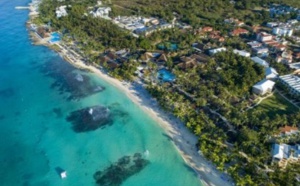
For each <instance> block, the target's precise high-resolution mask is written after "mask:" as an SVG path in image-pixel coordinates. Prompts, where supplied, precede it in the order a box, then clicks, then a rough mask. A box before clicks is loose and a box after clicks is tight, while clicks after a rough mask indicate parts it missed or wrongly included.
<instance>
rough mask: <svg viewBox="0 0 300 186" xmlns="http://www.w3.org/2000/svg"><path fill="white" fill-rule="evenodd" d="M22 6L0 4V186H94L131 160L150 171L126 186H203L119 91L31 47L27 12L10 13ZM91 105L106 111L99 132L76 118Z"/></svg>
mask: <svg viewBox="0 0 300 186" xmlns="http://www.w3.org/2000/svg"><path fill="white" fill-rule="evenodd" d="M27 3H29V1H27V0H13V1H12V0H2V1H0V54H1V55H0V136H1V140H0V178H1V182H0V185H1V186H48V185H49V186H52V185H53V186H60V185H64V186H68V185H69V186H77V185H78V186H82V185H84V186H89V185H95V179H94V173H95V172H97V171H103V170H105V168H107V167H108V166H110V165H111V164H113V163H114V162H117V161H118V159H120V158H122V157H124V156H131V157H132V155H134V154H135V153H141V155H142V157H143V158H144V159H146V160H147V161H148V162H150V163H149V164H147V166H146V167H145V168H144V169H142V170H141V171H140V172H136V173H135V174H133V175H131V176H130V177H128V178H127V179H124V181H123V182H122V185H124V186H135V185H136V186H142V185H151V186H153V185H159V186H171V185H172V186H182V185H188V186H196V185H201V184H200V183H199V180H198V178H197V176H196V175H195V174H194V172H193V171H192V170H191V169H190V168H189V167H188V166H186V164H185V163H184V161H183V160H182V158H181V157H180V156H179V154H178V152H177V151H176V149H175V148H174V146H173V143H172V142H171V141H170V140H169V138H168V137H167V136H166V134H165V133H164V131H163V130H162V129H161V128H160V127H159V126H158V125H157V123H156V122H155V121H154V120H152V119H151V118H150V117H149V116H148V115H147V114H146V113H144V112H143V111H142V110H141V109H140V108H139V107H138V106H136V105H135V104H133V102H132V101H131V100H129V99H128V98H127V97H126V96H125V95H123V93H122V92H121V91H119V90H117V89H116V88H114V87H113V86H112V85H110V84H108V83H107V82H104V81H102V80H101V79H99V78H98V77H97V76H95V75H94V74H91V73H88V72H85V71H81V70H77V69H75V68H74V67H72V66H71V65H70V64H68V63H66V62H65V61H64V60H63V59H62V58H61V57H60V56H58V55H57V54H56V53H55V52H53V51H51V50H49V49H48V48H46V47H43V46H34V45H32V44H31V41H30V39H29V36H28V32H27V30H26V27H25V22H26V21H27V19H28V16H27V14H28V11H27V10H16V9H15V8H14V7H15V6H24V5H27ZM99 87H101V91H100V89H99ZM96 105H101V109H102V108H105V109H102V111H101V112H103V113H104V114H103V113H102V114H103V115H102V116H101V117H106V118H105V122H101V126H98V125H97V126H96V127H95V126H93V125H94V124H93V123H92V124H91V125H87V123H88V121H89V120H88V118H86V117H87V115H86V114H87V113H85V112H83V113H84V114H82V115H79V117H77V116H78V115H76V114H77V113H78V111H82V110H83V111H84V109H86V108H88V107H91V106H96ZM106 109H107V111H108V112H107V113H106V112H104V111H103V110H105V111H106ZM79 113H80V112H79ZM101 121H102V120H101ZM83 124H84V125H83ZM146 150H148V151H149V154H148V153H146V154H145V153H144V152H145V151H146ZM58 168H62V169H64V170H66V171H67V175H68V177H67V178H66V179H64V180H62V179H60V177H59V174H58V172H57V170H58ZM110 179H112V178H110Z"/></svg>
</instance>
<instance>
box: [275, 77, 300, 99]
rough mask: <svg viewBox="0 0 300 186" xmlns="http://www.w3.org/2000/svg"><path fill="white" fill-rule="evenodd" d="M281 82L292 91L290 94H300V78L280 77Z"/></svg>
mask: <svg viewBox="0 0 300 186" xmlns="http://www.w3.org/2000/svg"><path fill="white" fill-rule="evenodd" d="M279 81H280V82H281V83H283V84H284V85H285V86H287V87H288V88H289V89H290V93H292V94H295V95H299V94H300V78H299V77H298V76H296V75H294V74H288V75H284V76H279Z"/></svg>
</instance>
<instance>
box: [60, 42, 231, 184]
mask: <svg viewBox="0 0 300 186" xmlns="http://www.w3.org/2000/svg"><path fill="white" fill-rule="evenodd" d="M58 46H59V47H60V48H61V49H62V50H61V52H59V53H60V55H61V56H62V57H63V58H65V59H66V60H67V61H69V62H70V63H71V64H73V65H74V66H76V67H78V68H83V69H87V70H90V71H91V72H93V73H95V74H97V75H98V76H99V77H100V78H101V79H103V80H105V81H107V82H109V83H110V84H111V85H113V86H115V87H117V88H118V89H120V90H121V91H122V92H124V94H126V95H127V96H128V97H129V98H130V99H131V100H132V101H133V102H134V103H135V104H137V105H138V106H139V107H141V109H143V110H144V111H145V112H146V113H148V114H149V115H150V116H151V117H152V118H153V119H154V120H155V121H157V123H158V124H159V125H160V126H161V127H162V128H163V129H164V130H165V131H166V133H167V134H168V135H169V136H170V138H171V139H172V141H173V142H174V145H175V147H176V148H177V150H178V151H179V153H180V154H181V156H182V158H183V159H184V160H185V162H186V163H187V164H188V165H189V166H190V167H191V168H192V169H194V171H195V172H196V173H197V174H198V176H199V179H201V180H202V183H203V185H210V186H229V185H234V184H233V183H232V182H230V181H228V179H230V178H228V177H227V176H226V175H225V174H224V173H222V172H220V171H218V170H216V168H215V166H213V164H212V163H210V162H209V161H207V160H206V159H205V158H204V157H203V156H202V155H200V154H199V153H198V152H197V149H196V143H197V137H196V136H195V135H193V134H192V133H191V132H190V131H189V130H188V129H187V128H186V127H185V126H184V124H183V123H181V122H180V121H179V120H178V119H177V118H175V117H174V116H173V115H172V114H169V113H166V112H165V111H163V110H162V109H161V108H160V107H159V105H158V103H157V102H156V101H155V100H154V99H153V98H151V96H150V95H149V94H148V92H147V91H146V90H145V89H144V87H143V85H142V84H141V83H137V82H135V83H127V82H121V81H119V80H117V79H115V78H112V77H110V76H109V75H107V74H105V73H103V72H102V71H101V70H100V69H98V68H96V67H95V66H88V65H85V64H84V62H83V61H81V60H79V59H78V58H76V59H75V58H74V57H73V56H68V54H70V53H69V52H68V50H67V49H65V48H64V47H63V46H61V45H59V44H58ZM73 52H74V51H73Z"/></svg>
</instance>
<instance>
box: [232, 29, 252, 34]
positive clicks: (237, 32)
mask: <svg viewBox="0 0 300 186" xmlns="http://www.w3.org/2000/svg"><path fill="white" fill-rule="evenodd" d="M248 33H249V31H248V30H246V29H243V28H237V29H235V30H233V31H232V32H231V33H230V35H232V36H239V35H242V34H248Z"/></svg>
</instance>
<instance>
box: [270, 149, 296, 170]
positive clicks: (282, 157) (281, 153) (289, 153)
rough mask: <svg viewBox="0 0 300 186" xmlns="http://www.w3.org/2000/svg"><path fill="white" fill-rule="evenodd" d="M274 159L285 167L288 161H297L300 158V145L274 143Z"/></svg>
mask: <svg viewBox="0 0 300 186" xmlns="http://www.w3.org/2000/svg"><path fill="white" fill-rule="evenodd" d="M272 158H273V161H276V162H278V163H279V166H280V167H282V168H284V167H285V166H286V165H287V163H288V162H291V163H297V162H299V160H300V159H299V158H300V145H298V144H297V145H294V146H292V145H287V144H274V145H273V148H272Z"/></svg>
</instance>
